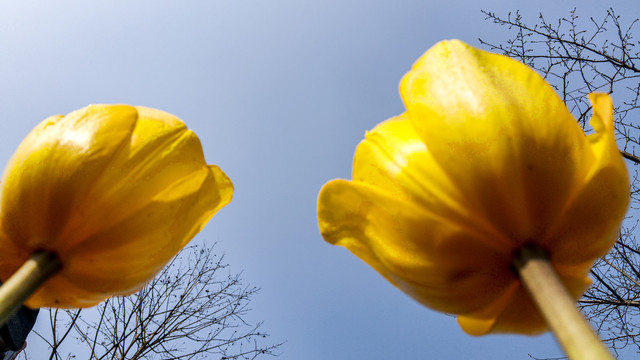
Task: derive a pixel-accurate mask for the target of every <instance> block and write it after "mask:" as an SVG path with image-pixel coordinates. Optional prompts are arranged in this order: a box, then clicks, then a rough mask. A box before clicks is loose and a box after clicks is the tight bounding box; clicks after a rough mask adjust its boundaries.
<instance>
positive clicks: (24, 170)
mask: <svg viewBox="0 0 640 360" xmlns="http://www.w3.org/2000/svg"><path fill="white" fill-rule="evenodd" d="M136 120H137V111H136V110H135V108H133V107H131V106H125V105H122V106H99V105H96V106H89V107H87V108H84V109H81V110H78V111H75V112H72V113H70V114H68V115H67V116H64V117H61V116H56V117H51V118H49V119H47V120H46V121H44V122H42V123H40V124H39V125H38V126H37V127H36V128H35V129H34V130H33V131H32V132H31V133H29V135H28V136H27V137H26V138H25V140H24V141H23V142H22V143H21V144H20V146H19V147H18V149H17V150H16V153H15V154H14V156H13V157H12V158H11V160H10V162H9V164H8V165H7V167H6V169H5V173H4V180H3V186H4V190H3V195H2V214H1V216H2V218H1V219H0V221H1V224H2V227H3V230H4V232H5V234H6V235H7V236H8V238H9V239H11V241H13V242H14V243H16V244H17V245H16V246H19V247H23V248H27V249H33V248H41V249H49V250H55V249H56V248H57V239H58V237H59V235H60V232H61V231H62V229H63V228H64V227H65V226H66V225H67V222H68V218H69V214H70V213H71V211H72V209H73V208H74V206H76V204H78V203H80V202H82V201H84V200H85V199H84V197H83V195H84V194H85V192H86V191H87V189H89V188H90V187H91V186H92V185H93V183H94V182H95V181H96V178H97V177H99V176H100V174H101V173H102V171H103V169H104V168H105V167H106V164H107V163H109V162H110V161H111V158H112V155H113V153H115V152H117V150H118V149H119V148H120V147H122V146H123V144H124V143H125V141H126V140H127V139H128V138H129V136H130V134H131V131H133V127H134V126H135V123H136ZM33 149H37V150H36V151H33ZM29 255H30V254H24V256H25V259H26V257H28V256H29Z"/></svg>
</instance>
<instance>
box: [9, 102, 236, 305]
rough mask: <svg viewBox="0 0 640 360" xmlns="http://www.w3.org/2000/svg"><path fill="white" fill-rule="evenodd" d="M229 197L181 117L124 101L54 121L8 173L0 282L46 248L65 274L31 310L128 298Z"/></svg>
mask: <svg viewBox="0 0 640 360" xmlns="http://www.w3.org/2000/svg"><path fill="white" fill-rule="evenodd" d="M232 193H233V185H232V184H231V181H230V180H229V178H227V176H226V175H225V174H224V173H223V172H222V171H221V170H220V169H219V168H218V167H217V166H215V165H207V163H206V162H205V159H204V155H203V151H202V146H201V144H200V141H199V139H198V137H197V136H196V135H195V134H194V133H193V132H192V131H190V130H188V129H187V128H186V126H185V125H184V124H183V123H182V121H180V120H179V119H178V118H176V117H175V116H172V115H170V114H167V113H165V112H162V111H159V110H154V109H150V108H144V107H133V106H126V105H92V106H88V107H86V108H84V109H80V110H77V111H74V112H72V113H70V114H68V115H66V116H62V115H59V116H52V117H50V118H48V119H46V120H44V121H43V122H42V123H40V124H39V125H38V126H36V127H35V128H34V129H33V130H32V131H31V133H29V135H27V137H26V138H25V139H24V140H23V142H22V143H21V144H20V146H19V147H18V149H17V151H16V152H15V154H14V155H13V157H12V158H11V160H10V161H9V163H8V165H7V167H6V169H5V172H4V175H3V180H2V199H1V203H0V204H1V205H0V206H1V208H0V249H2V250H1V251H0V279H2V280H3V281H4V280H6V279H7V278H8V277H9V276H11V274H13V273H14V272H15V271H16V270H17V269H18V268H19V267H20V265H22V263H24V262H25V261H26V260H27V259H28V258H29V256H30V255H31V254H32V253H34V252H36V251H42V250H44V251H46V252H51V253H54V254H56V255H57V257H58V258H59V259H60V262H61V263H62V269H61V270H60V271H59V272H58V273H57V274H56V275H54V276H53V277H51V278H50V279H49V280H48V281H46V282H45V283H44V285H43V286H42V287H40V289H39V290H37V291H36V292H35V293H34V294H33V295H32V296H31V297H30V298H29V299H28V301H27V302H26V305H28V306H30V307H45V306H46V307H62V308H68V307H88V306H93V305H95V304H97V303H99V302H101V301H102V300H104V299H106V298H108V297H110V296H114V295H126V294H131V293H133V292H136V291H137V290H139V289H141V288H142V287H143V286H144V285H145V284H146V283H148V282H149V281H150V280H151V279H152V278H153V277H154V276H155V275H156V274H157V273H158V272H159V271H160V270H161V269H162V267H163V266H164V265H165V264H166V263H167V262H168V261H169V260H170V259H171V258H172V257H173V256H174V255H175V254H176V253H177V252H178V251H179V250H180V249H182V247H184V246H185V245H186V244H187V243H188V242H189V241H190V240H191V239H192V238H193V237H194V236H195V235H196V234H197V233H198V232H199V231H200V230H202V228H203V227H204V226H205V224H206V223H207V222H208V221H209V219H210V218H211V217H212V216H213V215H214V214H215V213H216V212H217V211H218V210H219V209H220V208H222V207H223V206H225V205H226V204H228V203H229V202H230V201H231V196H232Z"/></svg>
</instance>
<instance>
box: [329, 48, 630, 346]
mask: <svg viewBox="0 0 640 360" xmlns="http://www.w3.org/2000/svg"><path fill="white" fill-rule="evenodd" d="M400 94H401V96H402V99H403V100H404V104H405V107H406V112H405V113H404V114H401V115H399V116H397V117H395V118H392V119H389V120H387V121H385V122H382V123H381V124H379V125H378V126H376V127H375V128H374V129H373V130H372V131H370V132H368V133H367V134H366V136H365V139H364V140H363V141H362V142H361V143H360V144H359V145H358V147H357V149H356V152H355V157H354V162H353V173H352V177H353V179H352V180H351V181H347V180H333V181H330V182H329V183H327V184H326V185H325V186H324V187H323V188H322V190H321V192H320V195H319V200H318V221H319V227H320V232H321V233H322V236H323V237H324V239H325V240H326V241H328V242H329V243H331V244H335V245H341V246H344V247H346V248H347V249H349V250H350V251H351V252H352V253H354V254H355V255H356V256H358V257H359V258H360V259H362V260H364V261H365V262H366V263H368V264H369V265H370V266H372V267H373V268H374V269H375V270H377V271H378V272H379V273H380V274H382V275H383V276H384V277H385V278H386V279H387V280H389V281H390V282H391V283H392V284H394V285H395V286H396V287H398V288H399V289H401V290H402V291H404V292H405V293H407V294H408V295H410V296H411V297H413V298H414V299H416V300H417V301H418V302H420V303H422V304H424V305H425V306H427V307H429V308H432V309H435V310H438V311H442V312H445V313H451V314H456V315H457V316H458V322H459V324H460V326H461V327H462V328H463V329H464V330H465V331H466V332H468V333H470V334H474V335H483V334H487V333H492V332H510V333H524V334H535V333H539V332H541V331H544V330H546V329H547V325H546V323H545V321H544V320H543V318H542V316H541V314H540V312H539V311H538V309H537V308H536V306H535V305H534V303H533V302H532V300H531V298H530V297H529V295H528V294H527V292H526V291H525V289H524V287H523V286H522V283H521V281H520V279H519V278H518V275H517V273H516V272H515V270H514V267H513V261H514V254H515V253H516V252H517V251H519V249H521V248H523V247H524V246H530V245H535V246H537V247H539V248H541V249H543V250H544V251H545V252H546V254H548V256H549V259H550V262H551V264H552V265H553V267H554V269H555V272H557V274H558V275H559V277H560V279H561V281H562V282H563V283H564V286H565V287H566V288H567V290H568V291H569V293H570V295H571V296H573V297H574V298H575V299H578V298H579V297H580V296H581V295H582V294H583V292H584V291H585V290H586V288H587V287H588V286H589V284H590V281H589V278H588V274H589V270H590V268H591V266H592V264H593V262H594V261H595V260H596V259H597V258H598V257H600V256H602V255H604V254H605V253H606V252H607V251H608V250H609V249H610V248H611V247H612V245H613V244H614V242H615V241H616V238H617V236H618V232H619V227H620V224H621V221H622V219H623V217H624V214H625V212H626V210H627V206H628V204H629V195H630V193H629V177H628V174H627V170H626V167H625V164H624V161H623V159H622V157H621V156H620V154H619V151H618V149H617V147H616V143H615V137H614V127H613V126H614V124H613V106H612V101H611V99H610V98H609V96H608V95H606V94H591V95H590V97H589V98H590V100H591V103H592V104H593V116H592V118H591V126H592V127H593V129H594V130H595V132H594V133H593V134H590V135H588V136H586V135H585V134H584V132H583V131H582V129H580V127H579V125H578V124H577V122H576V120H575V119H574V118H573V116H572V115H571V114H570V112H569V111H568V110H567V108H566V106H565V105H564V104H563V103H562V101H561V99H560V98H559V97H558V96H557V95H556V93H555V92H554V90H553V89H552V88H551V86H549V85H548V84H547V83H546V82H545V81H544V79H542V78H541V77H540V76H539V75H538V74H536V73H535V72H534V71H533V70H531V69H530V68H528V67H527V66H525V65H523V64H521V63H519V62H517V61H515V60H512V59H509V58H507V57H505V56H501V55H495V54H491V53H488V52H485V51H481V50H479V49H475V48H473V47H471V46H469V45H467V44H465V43H463V42H460V41H444V42H441V43H438V44H437V45H435V46H434V47H432V48H431V49H430V50H428V51H427V52H426V53H425V54H424V55H423V56H422V57H421V58H420V59H419V60H418V61H417V62H416V63H415V64H414V66H413V68H412V69H411V71H409V72H408V73H407V74H406V75H405V76H404V78H403V79H402V82H401V84H400Z"/></svg>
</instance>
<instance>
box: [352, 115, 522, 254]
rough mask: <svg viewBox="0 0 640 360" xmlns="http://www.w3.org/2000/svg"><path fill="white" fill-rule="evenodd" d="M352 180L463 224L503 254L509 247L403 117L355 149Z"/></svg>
mask: <svg viewBox="0 0 640 360" xmlns="http://www.w3.org/2000/svg"><path fill="white" fill-rule="evenodd" d="M353 180H354V181H362V182H365V183H367V184H369V185H372V186H374V187H376V188H379V189H384V191H385V192H386V193H388V194H390V195H392V196H394V197H400V198H402V199H404V200H407V201H411V202H413V203H415V204H419V205H421V206H422V207H424V208H425V209H430V210H432V211H433V210H434V209H437V212H438V215H440V216H441V217H444V218H447V219H448V220H449V221H452V222H456V223H458V224H463V226H465V227H467V228H469V231H471V232H475V233H477V234H481V235H482V236H481V238H482V239H483V240H484V241H485V242H487V243H489V244H490V245H491V246H493V247H495V248H496V249H498V250H499V251H502V252H503V253H505V254H509V253H511V252H513V251H514V250H515V249H514V244H513V242H512V241H511V240H510V239H508V238H506V237H504V236H503V235H502V234H501V233H500V232H496V231H494V229H493V228H492V226H491V225H490V224H487V223H486V222H483V221H482V220H483V218H482V217H478V216H475V214H474V213H473V212H471V211H469V210H470V209H469V208H468V207H466V206H464V204H465V199H464V198H463V197H462V194H461V193H460V191H459V190H458V189H457V188H456V186H455V183H454V182H452V180H451V179H450V178H449V177H448V176H447V174H446V173H445V172H444V171H443V170H442V168H441V167H440V165H439V164H438V163H437V162H436V161H435V160H434V159H433V156H432V155H431V153H430V152H429V151H428V149H427V146H426V145H425V144H424V142H423V141H422V139H421V138H420V136H419V135H418V133H417V132H416V130H415V128H414V127H413V125H412V123H411V121H409V119H408V118H407V117H406V116H405V115H400V116H398V117H395V118H392V119H389V120H387V121H384V122H382V123H380V124H379V125H377V126H376V127H375V128H374V129H373V130H371V131H370V132H367V135H366V137H365V140H363V141H362V142H361V143H360V144H359V145H358V147H357V149H356V153H355V157H354V162H353Z"/></svg>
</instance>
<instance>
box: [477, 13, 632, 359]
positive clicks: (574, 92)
mask: <svg viewBox="0 0 640 360" xmlns="http://www.w3.org/2000/svg"><path fill="white" fill-rule="evenodd" d="M483 14H484V15H485V16H486V19H487V20H490V21H493V23H495V24H497V25H500V26H504V27H505V28H506V29H507V30H508V33H509V35H508V36H509V38H507V39H506V40H505V41H504V42H503V43H497V44H496V43H491V42H487V41H484V40H482V39H480V42H481V43H482V44H483V45H485V46H488V47H489V48H490V49H491V50H493V51H498V52H502V53H503V54H505V55H507V56H510V57H512V58H515V59H517V60H519V61H521V62H524V63H525V64H527V65H529V66H531V67H532V68H534V69H536V70H537V71H539V72H540V73H541V74H542V75H543V76H544V77H545V78H546V79H547V81H549V82H550V83H551V84H552V86H554V87H555V89H556V91H557V92H558V94H559V95H560V96H561V97H562V98H563V99H564V101H565V103H566V104H567V106H568V107H569V109H570V110H571V111H572V112H573V113H574V115H575V116H576V118H577V119H578V121H579V123H580V125H582V127H583V128H584V129H585V131H587V132H591V131H593V130H592V129H591V128H590V127H589V124H588V121H587V120H588V119H589V117H590V113H591V106H590V104H589V101H588V100H587V94H589V93H590V92H594V91H599V92H606V93H610V94H612V96H613V97H614V102H615V127H616V137H617V141H618V146H619V147H620V152H621V153H622V155H623V156H624V157H625V158H626V159H627V161H628V162H627V165H628V167H629V170H630V172H631V174H632V179H631V197H632V202H631V211H630V212H629V213H628V217H627V219H626V220H625V222H624V224H623V228H622V231H621V234H620V237H619V239H618V241H617V243H616V245H615V247H614V248H613V249H612V251H611V252H610V253H609V254H607V255H606V256H605V257H604V258H602V259H600V260H599V261H597V262H596V264H595V266H594V268H593V270H592V271H591V275H592V278H593V280H594V283H593V286H592V287H591V288H590V289H589V290H588V291H587V293H586V294H585V295H584V297H583V298H582V299H581V300H580V302H579V305H580V306H581V308H582V311H583V312H584V313H585V315H586V316H587V317H588V318H589V319H590V320H591V322H592V323H593V324H594V325H595V326H596V328H597V330H598V331H599V332H600V335H601V336H602V337H603V339H605V341H607V343H608V345H609V346H610V347H611V348H612V349H613V350H614V351H616V350H618V349H622V348H624V347H628V346H633V347H634V348H635V349H636V351H639V352H640V247H639V246H638V245H639V244H638V243H637V238H636V228H637V225H638V220H639V215H638V213H637V210H638V204H639V200H640V198H639V197H638V191H639V190H640V178H639V176H638V165H639V164H640V157H639V156H638V154H639V153H640V110H639V109H640V102H639V98H640V54H639V52H638V50H639V49H638V47H637V46H638V45H639V43H638V41H635V40H634V37H633V30H634V26H635V25H636V23H637V22H638V19H632V20H630V21H626V22H623V20H622V18H621V17H619V16H618V15H616V14H615V12H614V10H613V9H609V10H608V11H607V12H606V14H604V15H603V16H602V17H601V18H593V17H590V18H587V19H582V18H580V17H579V16H578V13H577V11H576V10H575V9H574V10H573V11H572V12H571V13H570V14H569V16H568V17H565V18H560V19H557V20H554V21H548V20H547V19H546V18H545V17H544V16H543V15H542V14H540V15H539V16H538V19H537V21H536V22H534V23H533V24H531V23H527V22H525V20H524V19H523V17H522V15H521V14H520V13H519V12H515V13H508V14H507V16H506V17H501V16H499V15H496V14H495V13H493V12H488V11H483ZM627 20H628V19H627Z"/></svg>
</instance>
